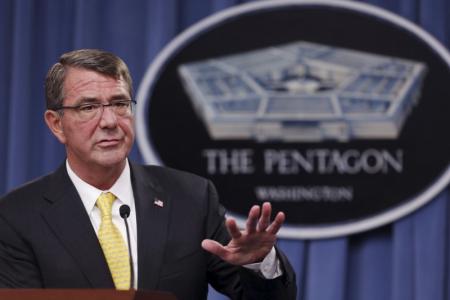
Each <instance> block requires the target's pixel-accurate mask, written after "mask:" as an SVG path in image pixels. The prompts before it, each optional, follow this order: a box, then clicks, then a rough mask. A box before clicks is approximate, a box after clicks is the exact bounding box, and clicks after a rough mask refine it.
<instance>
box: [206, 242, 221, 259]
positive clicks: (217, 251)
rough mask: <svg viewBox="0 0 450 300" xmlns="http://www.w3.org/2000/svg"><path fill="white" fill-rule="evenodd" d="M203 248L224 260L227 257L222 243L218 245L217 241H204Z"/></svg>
mask: <svg viewBox="0 0 450 300" xmlns="http://www.w3.org/2000/svg"><path fill="white" fill-rule="evenodd" d="M202 248H203V249H204V250H206V251H208V252H210V253H212V254H214V255H217V256H219V257H220V258H222V259H223V257H224V256H225V255H226V250H225V248H224V247H223V246H222V245H221V244H220V243H218V242H217V241H214V240H209V239H206V240H203V241H202Z"/></svg>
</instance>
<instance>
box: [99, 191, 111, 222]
mask: <svg viewBox="0 0 450 300" xmlns="http://www.w3.org/2000/svg"><path fill="white" fill-rule="evenodd" d="M114 200H116V196H115V195H114V194H113V193H110V192H107V193H101V194H100V196H99V197H98V198H97V202H96V205H97V207H98V208H99V209H100V212H101V214H102V218H103V217H105V216H111V211H112V205H113V202H114Z"/></svg>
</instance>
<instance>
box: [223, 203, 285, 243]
mask: <svg viewBox="0 0 450 300" xmlns="http://www.w3.org/2000/svg"><path fill="white" fill-rule="evenodd" d="M271 214H272V205H271V204H270V203H269V202H264V203H263V205H262V206H261V207H259V206H258V205H254V206H252V208H251V209H250V211H249V213H248V218H247V222H246V232H247V234H253V233H256V232H264V231H267V232H269V233H271V234H277V232H278V231H279V230H280V228H281V226H282V225H283V223H284V220H285V219H286V216H285V214H284V213H283V212H279V213H278V214H277V215H276V216H275V219H274V220H273V222H272V223H270V216H271ZM225 225H226V227H227V230H228V232H229V233H230V236H231V237H232V238H235V239H238V238H240V237H241V236H242V233H241V231H240V230H239V227H238V226H237V224H236V221H235V220H233V219H227V220H226V223H225Z"/></svg>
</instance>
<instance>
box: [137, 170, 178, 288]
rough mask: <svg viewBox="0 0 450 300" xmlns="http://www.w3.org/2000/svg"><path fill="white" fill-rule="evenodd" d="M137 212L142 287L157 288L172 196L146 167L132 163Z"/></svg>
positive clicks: (140, 283) (139, 283)
mask: <svg viewBox="0 0 450 300" xmlns="http://www.w3.org/2000/svg"><path fill="white" fill-rule="evenodd" d="M131 174H132V175H131V179H132V184H133V191H134V199H135V202H136V214H137V216H136V217H137V220H136V221H137V235H138V239H137V240H138V266H139V276H138V281H139V282H138V287H139V288H145V289H156V288H157V284H158V277H159V273H160V271H161V267H162V262H163V259H164V249H165V245H166V239H167V231H168V225H169V222H168V220H169V212H170V201H169V200H170V199H168V197H167V195H166V194H165V193H164V191H162V189H161V187H160V186H159V184H158V183H157V181H156V178H154V177H152V176H150V175H149V172H148V171H146V170H144V167H142V166H138V165H134V164H131Z"/></svg>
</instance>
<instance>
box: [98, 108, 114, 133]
mask: <svg viewBox="0 0 450 300" xmlns="http://www.w3.org/2000/svg"><path fill="white" fill-rule="evenodd" d="M116 125H117V116H116V114H115V112H114V109H113V107H112V106H103V111H102V115H101V116H100V127H102V128H114V127H116Z"/></svg>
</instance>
